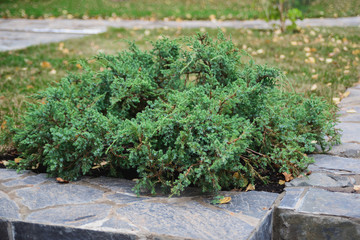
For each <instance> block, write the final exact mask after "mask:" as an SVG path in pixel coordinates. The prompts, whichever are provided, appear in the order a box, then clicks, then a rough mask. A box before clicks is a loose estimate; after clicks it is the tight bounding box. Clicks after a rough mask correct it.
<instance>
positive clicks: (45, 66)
mask: <svg viewBox="0 0 360 240" xmlns="http://www.w3.org/2000/svg"><path fill="white" fill-rule="evenodd" d="M40 66H41V67H42V68H51V63H49V62H47V61H44V62H41V64H40Z"/></svg>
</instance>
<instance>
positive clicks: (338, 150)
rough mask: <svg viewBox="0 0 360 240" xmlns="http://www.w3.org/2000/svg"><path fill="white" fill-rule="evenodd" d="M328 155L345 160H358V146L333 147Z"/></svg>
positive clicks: (350, 144) (354, 144)
mask: <svg viewBox="0 0 360 240" xmlns="http://www.w3.org/2000/svg"><path fill="white" fill-rule="evenodd" d="M328 153H329V154H331V155H337V156H340V157H346V158H360V144H358V143H343V144H341V145H337V146H333V148H332V149H331V150H330V151H329V152H328Z"/></svg>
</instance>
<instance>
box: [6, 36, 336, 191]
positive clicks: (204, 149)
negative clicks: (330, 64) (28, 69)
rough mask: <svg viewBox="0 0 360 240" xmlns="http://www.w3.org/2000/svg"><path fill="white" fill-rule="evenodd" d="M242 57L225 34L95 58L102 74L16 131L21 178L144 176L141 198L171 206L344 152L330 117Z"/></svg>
mask: <svg viewBox="0 0 360 240" xmlns="http://www.w3.org/2000/svg"><path fill="white" fill-rule="evenodd" d="M180 42H181V43H180ZM244 54H245V53H244V52H242V51H240V50H239V49H237V48H236V47H235V46H234V44H233V43H232V42H231V40H226V38H225V37H224V36H223V34H222V33H219V35H218V38H217V39H216V40H213V39H211V38H210V37H209V36H208V35H207V34H197V35H196V36H194V37H192V38H187V39H182V40H181V41H179V40H170V39H167V38H163V39H160V40H158V41H156V42H155V43H153V49H152V50H151V51H142V50H140V49H138V48H137V47H136V46H135V45H134V44H131V45H130V48H129V50H128V51H123V52H121V53H119V54H118V55H117V56H110V55H99V56H97V57H96V59H97V60H98V62H99V63H101V64H102V65H103V69H104V70H103V71H94V70H92V66H88V65H87V64H83V68H84V72H83V73H82V74H70V75H68V76H67V77H65V78H63V79H62V80H61V81H60V82H59V83H58V84H57V85H56V86H55V87H50V88H48V89H46V90H45V91H43V92H40V93H38V94H37V95H36V96H35V98H36V99H38V100H39V101H38V103H36V104H32V105H30V106H29V109H28V111H27V113H26V114H25V115H24V117H23V124H22V127H20V128H13V129H12V132H13V141H14V143H15V144H16V146H17V148H18V150H19V151H20V152H21V154H22V158H23V160H22V161H21V162H20V164H19V166H18V168H19V169H31V168H36V167H38V166H39V165H42V166H44V167H46V171H47V173H48V174H49V175H50V176H54V177H61V178H63V179H65V180H75V179H78V178H79V177H80V176H81V175H84V174H87V173H89V171H90V170H91V169H92V168H94V167H95V168H97V167H98V168H103V169H106V170H108V171H109V172H110V174H111V175H113V176H119V175H120V173H121V171H120V170H123V169H136V170H137V173H138V176H139V177H138V181H137V185H136V191H137V192H139V191H140V189H141V188H143V187H145V188H148V189H150V190H151V191H152V192H154V189H155V186H156V185H160V186H163V187H166V188H168V189H170V190H171V192H172V193H173V194H179V193H180V192H181V191H183V190H184V188H185V187H187V186H189V185H195V186H199V187H201V188H202V189H203V191H218V190H220V189H228V188H243V187H246V186H247V185H248V184H249V183H253V182H254V181H255V180H256V179H261V180H264V181H266V178H267V174H269V172H272V171H276V172H288V173H291V174H293V175H297V174H299V173H300V171H301V170H303V169H305V168H306V166H307V164H308V163H309V162H310V161H311V159H310V158H309V157H307V155H306V153H310V152H313V151H314V150H315V145H316V144H318V145H320V146H321V147H322V148H323V149H326V148H328V147H330V146H331V145H333V144H335V143H337V142H338V141H339V135H338V132H337V130H336V129H335V128H334V127H335V123H336V120H335V115H334V114H333V112H334V111H332V106H331V105H329V104H327V103H326V102H325V101H323V100H322V99H320V98H316V97H312V98H305V97H303V96H302V95H299V94H296V93H294V92H286V91H283V90H282V87H281V84H282V83H283V80H282V75H281V73H280V72H279V71H278V70H277V69H274V68H269V67H266V66H259V65H256V64H254V63H252V62H250V63H243V62H242V61H241V57H242V56H243V55H244ZM269 170H272V171H269Z"/></svg>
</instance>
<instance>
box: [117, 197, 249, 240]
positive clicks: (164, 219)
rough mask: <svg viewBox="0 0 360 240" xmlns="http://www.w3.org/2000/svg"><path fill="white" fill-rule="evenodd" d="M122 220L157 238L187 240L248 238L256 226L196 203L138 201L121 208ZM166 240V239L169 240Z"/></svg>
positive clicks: (118, 211) (119, 212)
mask: <svg viewBox="0 0 360 240" xmlns="http://www.w3.org/2000/svg"><path fill="white" fill-rule="evenodd" d="M116 212H117V213H118V214H119V215H120V216H121V217H126V218H127V219H129V220H130V221H131V222H132V223H133V224H135V225H138V226H141V227H142V228H145V229H147V230H148V231H150V232H152V233H153V234H156V235H159V234H160V235H162V234H164V235H167V236H169V237H168V238H170V237H171V238H173V237H181V238H185V239H189V238H195V239H247V238H248V236H249V235H250V233H251V232H252V231H253V230H254V227H253V226H251V225H249V224H247V223H246V222H244V221H242V220H240V219H239V218H237V217H236V216H233V215H231V214H230V213H228V212H225V211H223V210H221V209H219V208H215V207H214V208H212V207H211V206H209V207H205V206H203V205H201V204H199V203H196V202H184V203H183V204H169V203H157V202H145V201H142V202H136V203H134V204H131V205H130V206H126V207H121V208H118V210H117V211H116ZM168 238H166V239H168Z"/></svg>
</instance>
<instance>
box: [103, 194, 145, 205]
mask: <svg viewBox="0 0 360 240" xmlns="http://www.w3.org/2000/svg"><path fill="white" fill-rule="evenodd" d="M106 198H107V199H109V200H111V201H113V202H115V203H119V204H127V203H132V202H137V201H143V200H146V199H150V198H146V197H136V196H133V195H126V194H122V193H114V194H111V195H108V196H107V197H106Z"/></svg>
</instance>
